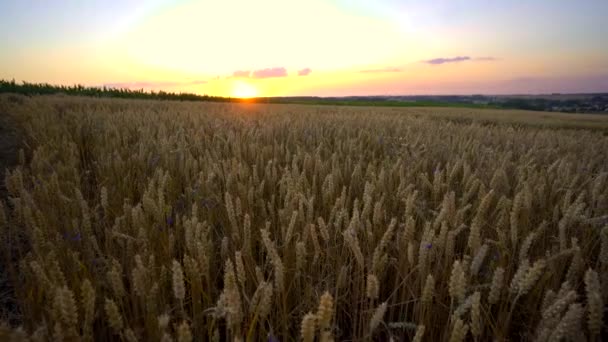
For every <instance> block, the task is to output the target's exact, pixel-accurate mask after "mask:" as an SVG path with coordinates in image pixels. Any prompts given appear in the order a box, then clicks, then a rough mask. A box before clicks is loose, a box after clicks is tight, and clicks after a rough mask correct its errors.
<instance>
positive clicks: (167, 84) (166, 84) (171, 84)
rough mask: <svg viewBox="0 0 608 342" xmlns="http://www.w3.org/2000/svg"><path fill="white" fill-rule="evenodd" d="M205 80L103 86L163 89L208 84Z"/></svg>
mask: <svg viewBox="0 0 608 342" xmlns="http://www.w3.org/2000/svg"><path fill="white" fill-rule="evenodd" d="M206 83H207V81H204V80H192V81H183V82H177V81H136V82H114V83H104V84H103V86H104V87H107V88H127V89H141V88H163V87H179V86H189V85H200V84H206Z"/></svg>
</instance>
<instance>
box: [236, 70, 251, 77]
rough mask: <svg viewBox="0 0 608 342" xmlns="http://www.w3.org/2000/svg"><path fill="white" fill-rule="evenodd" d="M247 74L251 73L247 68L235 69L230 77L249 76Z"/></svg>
mask: <svg viewBox="0 0 608 342" xmlns="http://www.w3.org/2000/svg"><path fill="white" fill-rule="evenodd" d="M249 74H251V71H249V70H237V71H235V72H233V73H232V77H236V78H249Z"/></svg>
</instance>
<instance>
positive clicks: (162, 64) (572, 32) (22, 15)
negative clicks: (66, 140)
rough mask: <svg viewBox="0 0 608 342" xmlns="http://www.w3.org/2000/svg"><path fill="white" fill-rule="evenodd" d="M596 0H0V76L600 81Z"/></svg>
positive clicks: (426, 87)
mask: <svg viewBox="0 0 608 342" xmlns="http://www.w3.org/2000/svg"><path fill="white" fill-rule="evenodd" d="M607 18H608V1H607V0H579V1H574V0H527V1H525V0H513V1H487V0H474V1H458V0H430V1H408V0H401V1H398V0H350V1H347V0H305V1H291V0H216V1H211V0H182V1H168V0H150V1H135V0H121V1H118V0H106V1H101V0H99V1H93V0H90V1H82V0H73V1H67V0H65V1H59V0H57V1H51V0H49V1H41V0H21V1H17V0H2V1H0V79H15V80H17V81H22V80H24V81H29V82H49V83H53V84H74V83H81V84H86V85H92V86H103V85H106V86H113V87H129V88H134V89H140V88H143V89H146V90H150V89H155V90H159V89H163V90H167V91H186V92H193V93H198V94H209V95H222V96H238V97H248V96H289V95H318V96H334V95H396V94H404V95H409V94H471V93H475V94H479V93H484V94H505V93H511V94H512V93H550V92H608V38H607V37H608V19H607Z"/></svg>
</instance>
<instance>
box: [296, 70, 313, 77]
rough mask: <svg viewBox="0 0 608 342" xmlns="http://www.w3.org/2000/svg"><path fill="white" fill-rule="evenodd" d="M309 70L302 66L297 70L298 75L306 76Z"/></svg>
mask: <svg viewBox="0 0 608 342" xmlns="http://www.w3.org/2000/svg"><path fill="white" fill-rule="evenodd" d="M311 72H312V70H310V68H304V69H302V70H298V76H308V75H310V73H311Z"/></svg>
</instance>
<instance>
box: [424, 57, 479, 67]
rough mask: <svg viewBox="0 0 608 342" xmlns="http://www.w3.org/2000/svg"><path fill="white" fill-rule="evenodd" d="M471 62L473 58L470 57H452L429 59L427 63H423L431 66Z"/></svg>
mask: <svg viewBox="0 0 608 342" xmlns="http://www.w3.org/2000/svg"><path fill="white" fill-rule="evenodd" d="M468 60H471V57H469V56H458V57H452V58H443V57H440V58H433V59H429V60H426V61H423V62H424V63H426V64H431V65H441V64H445V63H458V62H463V61H468Z"/></svg>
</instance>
